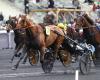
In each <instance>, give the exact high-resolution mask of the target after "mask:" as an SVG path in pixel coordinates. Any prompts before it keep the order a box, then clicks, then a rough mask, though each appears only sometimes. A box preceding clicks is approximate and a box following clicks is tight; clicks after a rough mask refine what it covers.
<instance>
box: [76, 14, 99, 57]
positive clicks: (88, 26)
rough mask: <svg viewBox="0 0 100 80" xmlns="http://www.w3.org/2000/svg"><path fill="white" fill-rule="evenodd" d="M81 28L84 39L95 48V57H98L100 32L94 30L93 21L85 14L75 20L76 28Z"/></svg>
mask: <svg viewBox="0 0 100 80" xmlns="http://www.w3.org/2000/svg"><path fill="white" fill-rule="evenodd" d="M81 27H82V28H83V35H84V38H85V39H86V40H87V42H88V43H90V44H93V45H94V46H95V48H96V53H97V54H96V57H98V56H99V57H100V55H99V54H100V50H99V49H100V31H99V30H98V29H97V28H96V25H95V24H94V22H93V20H92V19H91V18H90V17H89V16H88V15H87V14H83V15H82V16H80V17H78V18H77V19H76V28H81Z"/></svg>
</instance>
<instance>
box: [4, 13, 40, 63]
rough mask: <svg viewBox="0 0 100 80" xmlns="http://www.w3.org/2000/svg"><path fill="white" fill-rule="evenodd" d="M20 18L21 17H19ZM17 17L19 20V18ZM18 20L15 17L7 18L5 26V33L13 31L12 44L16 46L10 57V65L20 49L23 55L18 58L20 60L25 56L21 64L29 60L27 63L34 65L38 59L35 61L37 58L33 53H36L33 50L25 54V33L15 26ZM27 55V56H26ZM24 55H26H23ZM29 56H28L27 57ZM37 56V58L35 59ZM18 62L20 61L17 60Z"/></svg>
mask: <svg viewBox="0 0 100 80" xmlns="http://www.w3.org/2000/svg"><path fill="white" fill-rule="evenodd" d="M20 16H21V15H20ZM20 16H19V18H20ZM19 18H17V17H16V16H14V17H9V20H7V21H6V24H7V26H6V27H7V32H9V31H10V30H13V31H14V42H15V44H16V46H15V50H14V55H13V56H12V58H11V61H10V62H11V63H12V61H13V59H14V57H15V56H18V55H19V54H18V53H19V51H20V50H21V49H22V51H23V54H21V53H20V54H21V56H19V57H20V58H21V57H22V56H25V58H24V61H23V63H25V62H26V60H27V58H29V62H30V64H31V65H33V64H36V63H37V62H38V59H35V58H37V57H38V56H37V55H35V53H37V51H34V50H31V49H30V50H29V51H28V52H26V50H25V49H26V46H25V39H26V38H25V37H26V33H25V32H26V31H25V29H23V28H20V29H18V28H17V27H16V26H17V23H18V20H19ZM26 53H27V54H26ZM25 54H26V55H25ZM28 54H29V55H28ZM36 56H37V57H36ZM19 60H20V59H19Z"/></svg>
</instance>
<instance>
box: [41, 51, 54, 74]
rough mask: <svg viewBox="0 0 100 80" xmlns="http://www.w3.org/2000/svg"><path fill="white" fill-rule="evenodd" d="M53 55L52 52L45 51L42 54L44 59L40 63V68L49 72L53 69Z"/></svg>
mask: <svg viewBox="0 0 100 80" xmlns="http://www.w3.org/2000/svg"><path fill="white" fill-rule="evenodd" d="M54 61H55V60H54V57H53V54H52V53H50V52H47V53H46V54H45V56H44V61H43V63H42V69H43V71H44V72H45V73H50V72H51V71H52V69H53V64H54Z"/></svg>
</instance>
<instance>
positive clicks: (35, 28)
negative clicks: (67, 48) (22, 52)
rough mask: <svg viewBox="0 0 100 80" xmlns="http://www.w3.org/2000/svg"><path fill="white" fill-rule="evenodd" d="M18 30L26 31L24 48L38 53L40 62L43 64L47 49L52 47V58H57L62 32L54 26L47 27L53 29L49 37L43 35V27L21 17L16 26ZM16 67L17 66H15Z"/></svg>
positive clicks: (62, 37) (61, 41) (62, 36)
mask: <svg viewBox="0 0 100 80" xmlns="http://www.w3.org/2000/svg"><path fill="white" fill-rule="evenodd" d="M17 27H18V28H22V27H24V28H25V29H26V46H27V50H29V49H28V48H33V49H35V50H39V51H40V62H41V63H43V62H44V56H45V53H46V51H47V48H48V47H50V46H52V45H53V49H54V52H55V54H54V57H55V58H56V57H57V52H58V49H59V48H60V45H61V44H62V43H63V40H64V33H63V31H62V30H61V29H60V28H58V27H57V26H55V25H49V27H52V28H53V29H52V30H51V31H50V35H46V34H45V28H44V26H41V25H38V24H35V23H33V22H32V21H31V20H30V19H28V18H27V17H26V16H22V17H21V19H20V21H19V22H18V24H17ZM15 66H16V67H17V66H18V64H16V65H15Z"/></svg>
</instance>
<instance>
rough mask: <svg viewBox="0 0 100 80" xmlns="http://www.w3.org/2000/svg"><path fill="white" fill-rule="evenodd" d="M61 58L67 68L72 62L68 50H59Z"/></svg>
mask: <svg viewBox="0 0 100 80" xmlns="http://www.w3.org/2000/svg"><path fill="white" fill-rule="evenodd" d="M59 58H60V61H61V62H62V64H63V65H64V66H65V67H67V66H68V64H69V63H70V62H71V56H70V52H69V51H67V50H59Z"/></svg>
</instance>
